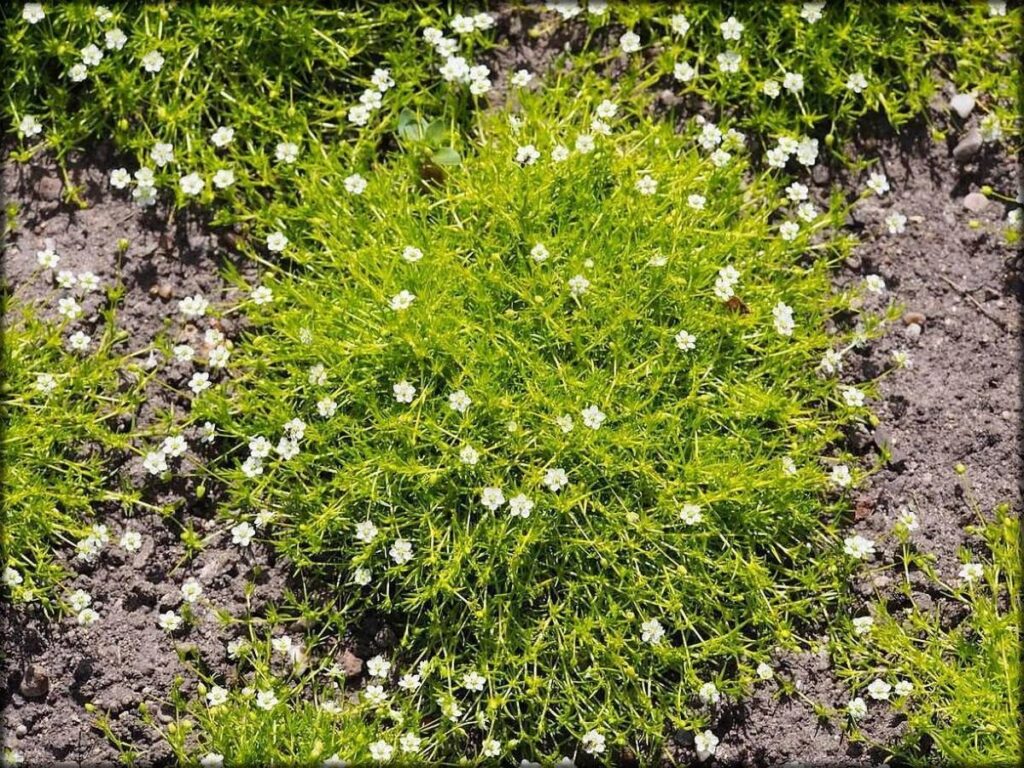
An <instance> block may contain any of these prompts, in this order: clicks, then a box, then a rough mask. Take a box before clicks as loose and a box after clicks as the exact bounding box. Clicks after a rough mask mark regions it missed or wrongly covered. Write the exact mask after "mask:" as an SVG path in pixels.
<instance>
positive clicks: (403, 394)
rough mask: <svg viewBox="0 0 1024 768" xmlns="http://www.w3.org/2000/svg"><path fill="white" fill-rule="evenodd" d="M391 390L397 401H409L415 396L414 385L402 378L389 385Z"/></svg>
mask: <svg viewBox="0 0 1024 768" xmlns="http://www.w3.org/2000/svg"><path fill="white" fill-rule="evenodd" d="M391 391H392V392H393V393H394V395H395V400H397V401H398V402H399V403H411V402H412V400H413V398H414V397H416V387H414V386H413V385H412V384H410V383H409V382H408V381H405V380H404V379H403V380H402V381H400V382H398V383H397V384H395V385H394V386H393V387H391Z"/></svg>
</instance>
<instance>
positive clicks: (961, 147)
mask: <svg viewBox="0 0 1024 768" xmlns="http://www.w3.org/2000/svg"><path fill="white" fill-rule="evenodd" d="M981 143H982V142H981V132H980V131H979V130H978V129H977V128H972V129H971V130H970V131H969V132H968V133H967V135H966V136H964V137H963V138H962V139H960V143H959V144H957V145H956V146H955V147H954V148H953V159H954V160H956V161H957V162H958V163H966V162H968V161H970V160H971V158H973V157H974V156H975V155H976V154H978V150H980V149H981Z"/></svg>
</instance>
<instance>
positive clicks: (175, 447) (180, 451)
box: [160, 435, 188, 458]
mask: <svg viewBox="0 0 1024 768" xmlns="http://www.w3.org/2000/svg"><path fill="white" fill-rule="evenodd" d="M160 450H161V452H163V453H165V454H167V455H168V456H170V457H171V458H178V457H180V456H184V455H185V453H186V452H187V451H188V441H187V440H186V439H185V438H184V437H183V436H181V435H171V436H170V437H165V438H164V441H163V443H161V444H160Z"/></svg>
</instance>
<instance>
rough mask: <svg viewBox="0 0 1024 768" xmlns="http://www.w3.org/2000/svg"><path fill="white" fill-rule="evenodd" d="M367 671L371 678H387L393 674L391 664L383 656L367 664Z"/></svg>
mask: <svg viewBox="0 0 1024 768" xmlns="http://www.w3.org/2000/svg"><path fill="white" fill-rule="evenodd" d="M366 671H367V672H368V673H369V674H370V677H387V676H388V675H390V674H391V662H390V661H388V660H387V659H385V658H384V657H383V656H374V657H373V658H372V659H370V660H369V661H368V662H366Z"/></svg>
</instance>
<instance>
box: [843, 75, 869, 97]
mask: <svg viewBox="0 0 1024 768" xmlns="http://www.w3.org/2000/svg"><path fill="white" fill-rule="evenodd" d="M846 87H847V89H848V90H851V91H853V92H854V93H863V92H864V91H865V90H866V89H867V87H868V79H867V78H866V77H864V73H863V72H852V73H850V76H849V77H848V78H846Z"/></svg>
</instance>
